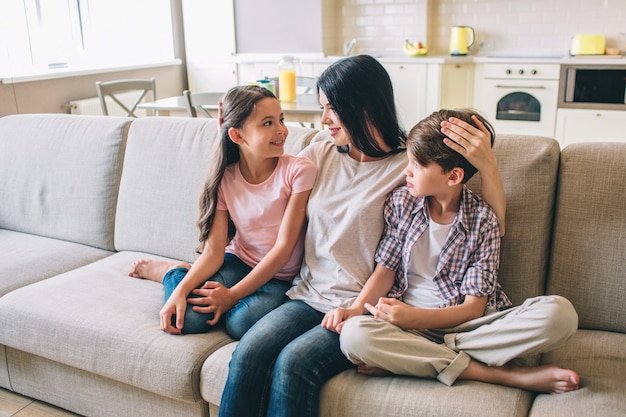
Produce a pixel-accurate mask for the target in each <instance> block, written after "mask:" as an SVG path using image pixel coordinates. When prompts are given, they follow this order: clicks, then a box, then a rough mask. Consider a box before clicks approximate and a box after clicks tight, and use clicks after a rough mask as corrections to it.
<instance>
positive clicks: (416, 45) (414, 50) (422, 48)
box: [402, 39, 428, 56]
mask: <svg viewBox="0 0 626 417" xmlns="http://www.w3.org/2000/svg"><path fill="white" fill-rule="evenodd" d="M402 52H404V53H405V54H406V55H408V56H425V55H427V54H428V46H426V45H425V44H423V43H422V42H419V41H416V42H411V41H410V40H408V39H407V40H405V41H404V44H403V45H402Z"/></svg>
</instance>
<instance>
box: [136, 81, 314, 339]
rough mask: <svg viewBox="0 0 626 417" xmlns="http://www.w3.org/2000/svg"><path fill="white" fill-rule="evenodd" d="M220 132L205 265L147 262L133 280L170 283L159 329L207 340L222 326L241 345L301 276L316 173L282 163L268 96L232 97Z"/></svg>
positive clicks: (290, 160)
mask: <svg viewBox="0 0 626 417" xmlns="http://www.w3.org/2000/svg"><path fill="white" fill-rule="evenodd" d="M218 123H219V124H220V132H221V137H220V141H221V142H220V146H219V147H218V150H217V152H216V154H215V161H213V162H212V163H211V172H210V173H209V176H208V179H207V180H206V183H205V186H204V192H203V194H202V196H201V198H200V208H201V213H200V219H199V221H198V225H199V227H200V242H201V245H200V247H199V248H198V250H199V252H200V256H199V257H198V259H197V260H196V262H195V263H194V264H193V266H191V265H189V264H188V263H186V262H170V261H160V260H144V259H141V260H138V261H135V262H134V263H133V264H132V265H131V269H130V272H129V275H130V276H133V277H137V278H147V279H151V280H154V281H157V282H162V283H163V288H164V291H165V305H164V306H163V308H162V309H161V311H160V313H159V315H160V323H161V329H162V330H164V331H166V332H168V333H171V334H181V333H203V332H207V331H208V330H210V329H211V328H212V326H214V325H215V324H217V322H218V321H219V320H220V318H221V317H225V320H224V321H225V325H226V331H227V332H228V333H229V335H230V336H231V337H232V338H234V339H239V338H241V336H242V335H243V334H244V333H245V332H246V331H247V330H248V329H249V328H250V327H251V326H252V325H253V324H254V323H255V322H256V321H257V320H258V319H259V318H260V317H262V316H263V315H265V314H266V313H268V312H269V311H271V310H273V309H274V308H276V307H277V306H279V305H280V304H282V303H283V302H284V301H285V299H286V298H285V291H287V290H288V289H289V287H290V286H291V281H292V279H293V277H294V276H295V275H296V274H297V273H298V270H299V268H300V263H301V260H302V252H303V240H302V238H303V233H302V232H303V227H304V221H305V209H306V202H307V200H308V197H309V194H310V191H311V188H312V187H313V183H314V182H315V177H316V168H315V165H313V163H312V162H311V161H309V160H308V159H305V158H300V157H295V156H288V155H284V154H283V148H284V144H285V140H286V138H287V127H286V126H285V124H284V121H283V113H282V110H281V107H280V103H279V101H278V100H277V99H276V97H275V96H274V95H273V94H272V93H271V92H270V91H269V90H267V89H265V88H261V87H257V86H241V87H234V88H232V89H231V90H230V91H228V92H227V93H226V95H225V96H224V99H223V104H222V111H221V116H220V118H219V120H218ZM231 222H232V225H234V229H235V233H234V237H232V236H231V233H230V228H229V225H230V223H231ZM231 237H232V240H231V239H230V238H231ZM199 287H201V288H199Z"/></svg>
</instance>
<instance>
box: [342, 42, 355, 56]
mask: <svg viewBox="0 0 626 417" xmlns="http://www.w3.org/2000/svg"><path fill="white" fill-rule="evenodd" d="M357 43H358V41H357V40H356V38H355V39H352V40H351V41H349V42H346V43H345V44H344V45H343V54H344V55H345V56H348V55H350V53H351V52H352V50H353V49H354V47H355V45H356V44H357Z"/></svg>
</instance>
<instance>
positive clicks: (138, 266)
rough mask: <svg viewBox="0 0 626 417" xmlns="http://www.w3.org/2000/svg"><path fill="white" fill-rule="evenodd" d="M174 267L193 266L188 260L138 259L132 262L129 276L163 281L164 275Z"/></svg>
mask: <svg viewBox="0 0 626 417" xmlns="http://www.w3.org/2000/svg"><path fill="white" fill-rule="evenodd" d="M174 268H187V269H189V268H191V265H190V264H189V263H188V262H173V261H164V260H160V259H138V260H136V261H135V262H133V263H132V264H130V270H129V271H128V276H130V277H135V278H143V279H149V280H151V281H156V282H163V276H164V275H165V273H166V272H167V271H169V270H170V269H174Z"/></svg>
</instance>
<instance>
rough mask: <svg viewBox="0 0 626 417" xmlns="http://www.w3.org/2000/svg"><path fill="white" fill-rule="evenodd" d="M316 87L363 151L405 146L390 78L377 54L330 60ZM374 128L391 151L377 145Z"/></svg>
mask: <svg viewBox="0 0 626 417" xmlns="http://www.w3.org/2000/svg"><path fill="white" fill-rule="evenodd" d="M317 88H318V89H319V90H321V91H323V92H324V94H325V95H326V97H327V98H328V102H329V104H330V105H331V106H332V108H333V109H334V111H335V113H337V116H339V118H340V119H341V123H342V124H343V125H344V127H345V128H346V129H347V130H348V133H349V134H350V136H351V137H352V142H353V145H354V146H355V147H356V148H357V149H359V150H360V151H361V152H363V153H364V154H365V155H368V156H371V157H382V156H385V155H387V154H389V153H395V152H398V151H399V150H404V147H405V144H406V132H405V131H404V130H403V129H402V127H401V126H400V124H399V122H398V116H397V114H396V105H395V102H394V96H393V87H392V85H391V79H390V78H389V74H388V73H387V71H386V70H385V68H384V67H383V66H382V65H381V64H380V62H378V60H376V58H374V57H372V56H370V55H356V56H351V57H348V58H343V59H341V60H339V61H337V62H335V63H333V64H332V65H331V66H330V67H328V68H327V69H326V70H325V71H324V72H323V73H322V75H321V76H320V77H319V79H318V81H317ZM376 132H378V133H379V134H380V136H381V137H382V139H383V140H384V142H385V143H386V144H387V146H389V147H390V148H391V149H392V151H391V152H386V151H385V150H384V149H382V148H381V147H380V145H379V144H378V142H377V141H376V139H375V133H376Z"/></svg>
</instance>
